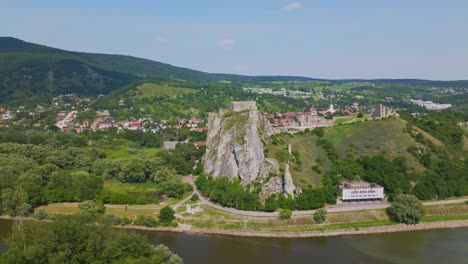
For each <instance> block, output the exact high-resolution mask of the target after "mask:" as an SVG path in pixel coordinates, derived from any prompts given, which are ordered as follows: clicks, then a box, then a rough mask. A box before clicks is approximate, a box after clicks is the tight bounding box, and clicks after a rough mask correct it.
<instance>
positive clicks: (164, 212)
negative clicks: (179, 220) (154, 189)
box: [159, 206, 175, 224]
mask: <svg viewBox="0 0 468 264" xmlns="http://www.w3.org/2000/svg"><path fill="white" fill-rule="evenodd" d="M174 214H175V211H174V210H173V209H172V208H171V207H169V206H166V207H163V208H162V209H161V211H159V221H161V223H165V224H167V223H170V222H172V221H173V220H174V219H175V216H174Z"/></svg>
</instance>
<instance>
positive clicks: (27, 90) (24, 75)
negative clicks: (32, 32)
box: [0, 37, 215, 102]
mask: <svg viewBox="0 0 468 264" xmlns="http://www.w3.org/2000/svg"><path fill="white" fill-rule="evenodd" d="M171 76H172V77H173V78H179V79H184V80H189V81H196V82H203V81H209V80H212V79H214V78H215V76H214V75H210V74H208V73H204V72H199V71H195V70H190V69H185V68H180V67H175V66H172V65H169V64H164V63H160V62H155V61H151V60H146V59H140V58H135V57H131V56H123V55H106V54H92V53H82V52H71V51H65V50H60V49H55V48H50V47H46V46H42V45H37V44H32V43H28V42H24V41H22V40H19V39H15V38H10V37H0V80H1V81H0V102H1V101H9V100H18V99H26V98H28V99H29V100H30V99H31V98H33V99H34V98H40V97H44V96H49V95H56V94H64V93H81V94H90V95H97V94H105V93H108V92H110V91H112V90H115V89H118V88H120V87H123V86H125V85H128V84H130V83H132V82H134V81H136V80H138V79H142V78H151V79H168V78H171Z"/></svg>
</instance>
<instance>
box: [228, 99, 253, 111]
mask: <svg viewBox="0 0 468 264" xmlns="http://www.w3.org/2000/svg"><path fill="white" fill-rule="evenodd" d="M229 110H231V111H234V112H240V111H244V110H257V104H256V103H255V101H235V102H231V103H230V104H229Z"/></svg>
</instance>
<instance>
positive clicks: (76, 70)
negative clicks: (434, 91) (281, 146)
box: [0, 37, 468, 102]
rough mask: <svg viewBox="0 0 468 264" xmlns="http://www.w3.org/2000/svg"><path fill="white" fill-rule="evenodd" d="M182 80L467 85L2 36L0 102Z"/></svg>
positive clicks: (89, 92)
mask: <svg viewBox="0 0 468 264" xmlns="http://www.w3.org/2000/svg"><path fill="white" fill-rule="evenodd" d="M170 78H174V79H182V80H186V81H192V82H197V83H206V82H211V81H219V80H227V81H234V82H245V81H247V82H249V81H254V82H264V81H300V82H307V81H329V82H334V83H341V82H349V81H369V82H374V83H402V84H412V85H413V84H414V85H427V86H438V87H445V86H446V87H466V86H467V85H468V81H426V80H413V79H401V80H398V79H395V80H386V79H381V80H326V79H314V78H308V77H300V76H245V75H235V74H212V73H206V72H201V71H196V70H191V69H187V68H181V67H176V66H172V65H169V64H165V63H161V62H156V61H151V60H147V59H141V58H136V57H132V56H125V55H109V54H96V53H84V52H73V51H66V50H61V49H56V48H51V47H47V46H43V45H38V44H33V43H28V42H25V41H22V40H19V39H16V38H12V37H0V102H5V101H15V100H16V101H20V100H35V99H41V98H42V97H44V98H45V97H48V96H50V95H57V94H64V93H72V92H73V93H81V94H89V95H97V94H105V93H108V92H110V91H113V90H115V89H119V88H121V87H124V86H126V85H128V84H131V83H133V82H135V81H138V80H140V79H159V80H161V79H170Z"/></svg>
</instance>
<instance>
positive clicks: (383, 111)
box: [372, 104, 396, 118]
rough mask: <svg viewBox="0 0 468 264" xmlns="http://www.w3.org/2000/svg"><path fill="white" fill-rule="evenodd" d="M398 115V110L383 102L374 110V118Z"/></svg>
mask: <svg viewBox="0 0 468 264" xmlns="http://www.w3.org/2000/svg"><path fill="white" fill-rule="evenodd" d="M394 115H396V110H394V109H391V108H389V107H386V106H384V105H382V104H378V105H376V106H375V107H374V110H373V111H372V117H373V118H383V117H389V116H394Z"/></svg>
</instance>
